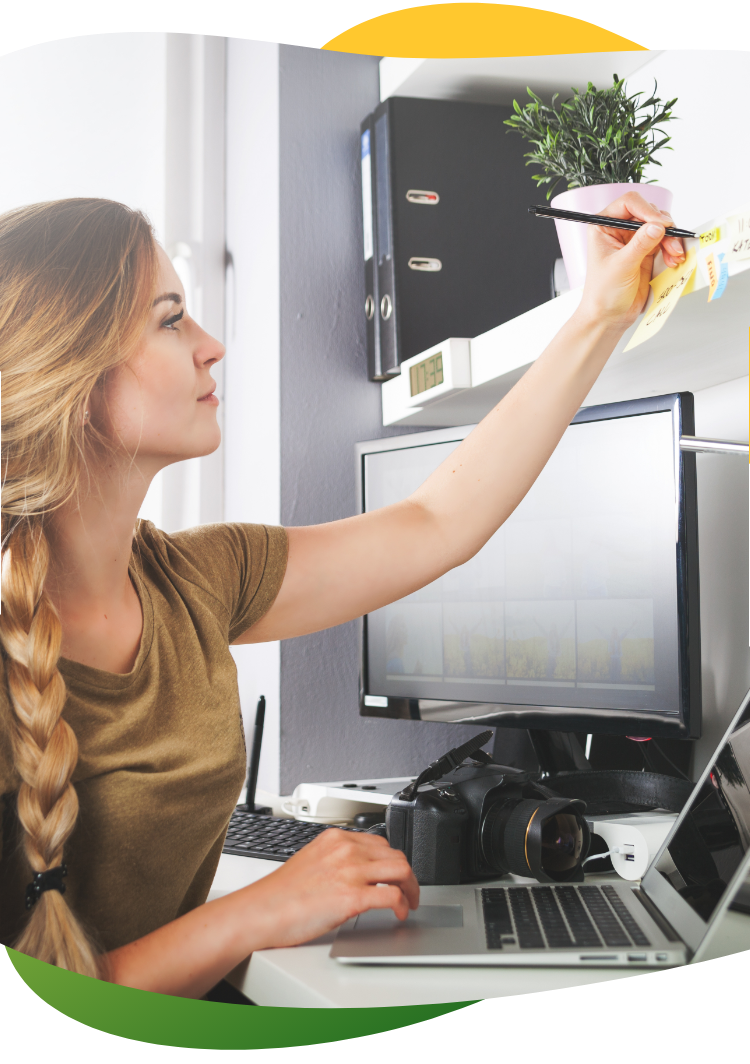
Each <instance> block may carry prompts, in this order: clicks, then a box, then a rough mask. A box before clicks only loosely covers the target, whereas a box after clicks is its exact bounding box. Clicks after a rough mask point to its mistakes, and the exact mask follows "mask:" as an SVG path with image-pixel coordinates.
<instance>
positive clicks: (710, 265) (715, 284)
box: [706, 252, 729, 303]
mask: <svg viewBox="0 0 750 1064" xmlns="http://www.w3.org/2000/svg"><path fill="white" fill-rule="evenodd" d="M706 269H707V271H708V302H709V303H711V302H712V301H713V300H714V299H721V297H722V296H723V295H724V289H725V288H726V286H727V278H728V277H729V265H728V263H727V261H726V255H725V254H724V253H723V252H719V253H717V254H714V253H713V252H711V253H710V254H709V255H708V257H707V259H706Z"/></svg>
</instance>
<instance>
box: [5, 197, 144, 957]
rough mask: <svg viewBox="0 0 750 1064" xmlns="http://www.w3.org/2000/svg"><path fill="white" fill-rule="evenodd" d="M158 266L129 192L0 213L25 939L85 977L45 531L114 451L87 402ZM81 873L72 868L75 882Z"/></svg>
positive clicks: (132, 338)
mask: <svg viewBox="0 0 750 1064" xmlns="http://www.w3.org/2000/svg"><path fill="white" fill-rule="evenodd" d="M157 268H158V264H157V252H156V244H155V242H154V237H153V233H152V230H151V226H150V225H149V222H148V220H147V218H146V217H145V216H144V215H142V214H140V213H139V212H138V211H132V210H130V209H129V208H128V207H125V206H123V205H122V204H121V203H114V202H112V201H111V200H103V199H68V200H58V201H56V202H50V203H36V204H31V205H30V206H28V207H19V208H18V209H17V210H13V211H9V212H8V213H6V214H2V215H0V372H2V381H3V425H2V438H1V439H0V479H2V547H1V550H2V611H1V612H0V645H1V646H2V650H3V657H4V659H5V671H6V677H7V685H8V695H7V697H8V700H9V703H10V705H11V708H12V736H11V738H12V747H13V757H14V762H15V768H16V774H17V776H18V777H19V778H20V780H21V786H20V790H19V792H18V796H17V801H16V806H17V811H18V820H19V823H20V827H21V830H22V836H23V850H24V853H25V856H26V858H27V860H28V864H29V879H30V880H32V879H33V882H32V884H31V889H30V890H29V892H28V895H27V906H28V907H30V916H29V920H28V923H27V925H26V927H25V929H24V931H23V932H22V934H21V936H20V938H19V939H18V941H17V942H16V948H17V949H19V950H20V951H21V952H23V953H27V954H30V955H31V956H33V957H38V958H39V959H40V960H43V961H48V962H51V963H53V964H57V965H58V966H60V967H61V968H68V969H70V970H72V971H76V972H81V973H84V974H87V975H96V974H97V960H96V953H95V950H94V949H93V948H92V946H91V944H90V942H89V941H88V939H87V937H86V934H85V933H84V931H83V930H82V928H81V925H80V924H79V922H78V920H77V919H76V918H75V916H74V915H73V913H72V912H71V910H70V908H69V907H68V905H67V903H66V900H65V897H64V893H63V891H64V887H65V882H64V879H63V875H64V869H63V868H62V865H63V863H64V850H65V845H66V843H67V842H68V840H69V839H70V836H71V833H72V832H73V830H74V828H75V823H76V818H77V816H78V798H77V797H76V792H75V789H74V788H73V785H72V783H71V779H72V776H73V771H74V769H75V766H76V763H77V761H78V744H77V742H76V737H75V735H74V734H73V731H72V729H71V727H70V725H69V724H68V723H67V722H66V721H65V720H64V719H63V708H64V706H65V699H66V690H65V682H64V680H63V678H62V675H61V673H60V671H59V669H58V660H59V656H60V646H61V642H62V628H61V623H60V618H59V616H58V613H57V610H56V609H55V606H54V604H53V602H52V600H51V598H50V597H49V595H48V593H47V592H46V591H45V580H47V577H48V570H49V568H50V548H49V544H48V540H47V536H46V534H45V531H44V530H45V527H49V524H50V522H52V521H53V520H54V514H55V513H56V512H57V511H59V510H60V509H61V508H62V507H65V506H69V507H75V506H76V505H77V504H78V501H79V500H80V498H81V497H82V496H85V495H86V493H87V491H89V490H90V489H91V477H90V463H91V462H92V461H94V460H95V461H96V462H101V461H103V460H105V459H106V457H107V456H108V455H109V454H110V453H112V452H117V450H118V441H117V440H115V439H114V438H111V433H109V432H108V430H107V421H106V417H105V416H103V418H102V420H101V423H100V424H99V423H97V424H94V419H93V418H89V417H88V415H87V411H88V410H89V403H90V401H91V399H92V397H97V399H98V400H99V402H100V405H101V404H103V409H104V413H105V414H106V387H105V385H106V382H107V379H108V374H110V373H111V372H113V371H116V370H117V369H118V368H119V367H121V366H122V365H123V364H125V363H126V361H127V359H128V358H130V356H131V355H132V354H133V353H134V351H136V350H137V348H138V344H139V343H140V342H141V338H142V335H143V330H144V328H145V326H146V323H147V322H148V320H149V315H150V313H151V306H152V301H153V298H154V292H155V288H156V278H157ZM53 561H54V559H53ZM76 874H77V870H76V869H75V868H73V867H71V869H70V877H71V880H73V879H74V877H75V876H76ZM18 900H20V899H18ZM102 963H103V962H102V961H101V960H100V961H99V968H100V969H101V965H102Z"/></svg>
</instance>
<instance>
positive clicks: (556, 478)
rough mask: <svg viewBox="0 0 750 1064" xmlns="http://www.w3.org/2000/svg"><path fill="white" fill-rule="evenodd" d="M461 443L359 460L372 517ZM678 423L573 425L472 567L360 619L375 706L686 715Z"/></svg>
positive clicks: (658, 416)
mask: <svg viewBox="0 0 750 1064" xmlns="http://www.w3.org/2000/svg"><path fill="white" fill-rule="evenodd" d="M457 445H458V444H457V443H456V442H448V443H434V444H425V445H419V444H418V443H416V441H415V443H414V444H411V442H410V443H409V445H405V446H404V447H403V448H400V449H396V450H385V451H380V452H375V453H371V454H367V455H365V459H364V477H365V507H366V509H368V510H372V509H376V508H377V507H380V506H386V505H389V504H391V503H394V502H397V501H399V500H401V499H403V498H405V497H406V496H408V495H409V494H411V492H412V491H414V490H415V488H417V487H418V486H419V485H420V484H421V483H422V482H423V481H424V480H425V479H426V477H428V476H429V474H430V473H431V472H432V471H433V470H434V469H436V468H437V466H438V465H440V463H441V462H442V461H443V460H444V459H445V458H447V457H448V456H449V455H450V453H451V452H452V451H453V450H454V449H455V447H456V446H457ZM676 502H677V483H676V471H675V452H674V436H673V426H672V414H671V412H670V411H659V412H656V413H648V414H638V415H636V416H631V417H621V418H612V419H610V420H603V421H590V422H582V423H580V424H574V425H571V426H570V428H569V429H568V430H567V432H566V433H565V435H564V437H563V439H562V441H561V443H560V445H559V446H558V448H557V450H556V451H555V452H554V454H553V455H552V458H551V459H550V461H549V463H548V464H547V466H546V467H545V469H544V470H543V471H542V473H541V475H540V476H539V478H538V480H537V481H536V483H535V484H534V486H533V487H532V489H531V490H530V492H529V493H528V495H527V496H526V498H525V499H524V500H523V501H522V502H521V504H520V505H519V506H518V508H517V509H516V511H515V512H514V513H513V514H512V515H511V517H510V518H509V519H508V520H507V521H506V523H505V524H504V525H503V527H502V528H501V529H500V530H499V531H498V532H497V533H496V534H495V535H494V536H493V537H492V539H490V541H489V542H488V543H487V544H486V546H485V547H484V548H483V549H482V550H481V551H479V553H478V554H477V555H476V556H475V557H474V558H472V559H471V560H470V561H469V562H467V563H466V564H464V565H461V566H458V567H457V568H456V569H453V570H451V571H450V572H449V573H446V574H445V575H444V576H442V577H441V578H440V579H439V580H436V581H434V582H433V583H431V584H429V585H428V586H427V587H424V588H422V589H421V590H419V591H417V592H415V593H414V594H412V595H409V596H408V597H407V598H404V599H401V600H400V601H398V602H395V603H393V604H392V605H390V606H386V607H385V608H383V609H381V610H378V611H376V612H374V613H372V614H370V615H369V616H368V618H367V629H366V631H367V636H366V639H367V669H368V693H371V694H374V695H380V696H383V695H384V696H393V697H400V698H404V697H407V698H421V699H436V700H450V701H459V702H460V701H466V702H489V703H496V704H498V703H506V704H512V705H534V706H557V707H570V708H576V707H580V708H592V709H607V708H612V709H628V708H633V709H637V710H639V711H642V710H645V711H648V710H653V711H654V712H656V713H658V714H659V715H663V714H666V715H671V714H674V715H677V714H678V713H679V708H680V707H679V695H680V683H679V649H678V613H677V575H676V572H677V570H676V549H677V548H676V544H677V505H676Z"/></svg>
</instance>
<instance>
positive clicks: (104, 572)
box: [45, 463, 155, 626]
mask: <svg viewBox="0 0 750 1064" xmlns="http://www.w3.org/2000/svg"><path fill="white" fill-rule="evenodd" d="M154 472H155V471H154ZM153 475H154V474H153V473H151V475H150V476H147V475H145V474H144V473H143V471H142V470H140V469H138V467H137V466H136V465H135V464H134V463H130V464H129V466H128V468H127V469H126V470H123V469H122V468H121V467H120V468H109V469H107V470H105V471H104V472H103V473H102V474H101V475H98V476H93V475H92V478H91V485H90V490H89V491H88V492H87V493H86V494H85V495H81V496H80V497H79V498H78V499H76V500H75V501H74V502H71V503H70V504H67V505H66V506H64V507H62V508H61V509H60V510H57V511H55V513H54V514H52V515H51V517H50V519H49V520H48V521H47V523H46V526H45V530H46V533H47V538H48V540H49V544H50V568H49V573H48V576H47V581H46V584H45V586H46V590H47V592H48V593H49V595H50V597H51V598H52V600H53V602H54V603H55V605H56V606H57V608H58V611H59V612H60V615H61V617H62V619H63V626H65V618H66V617H69V618H71V619H72V618H73V617H75V616H76V615H80V614H82V613H85V612H87V611H89V610H90V609H91V608H92V607H93V608H104V607H107V606H110V607H111V606H112V605H113V604H116V603H117V602H118V601H120V600H121V599H122V596H124V595H128V594H129V593H130V586H131V585H130V580H129V577H128V565H129V562H130V555H131V550H132V542H133V533H134V531H135V525H136V520H137V517H138V511H139V510H140V508H141V505H142V504H143V500H144V498H145V495H146V492H147V490H148V487H149V484H150V482H151V479H152V478H153Z"/></svg>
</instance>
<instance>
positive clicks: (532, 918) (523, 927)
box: [509, 887, 545, 949]
mask: <svg viewBox="0 0 750 1064" xmlns="http://www.w3.org/2000/svg"><path fill="white" fill-rule="evenodd" d="M509 896H510V909H511V912H512V913H513V919H514V921H515V925H516V936H517V938H518V945H519V946H520V947H521V949H544V948H545V946H544V938H543V937H542V931H541V928H540V927H539V921H538V920H537V917H536V913H535V912H534V906H533V904H532V901H531V894H530V893H529V889H528V887H511V888H510V890H509Z"/></svg>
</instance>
